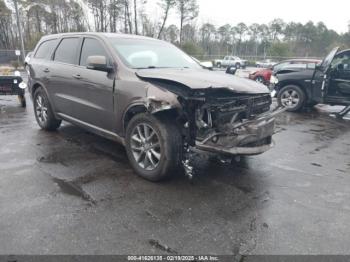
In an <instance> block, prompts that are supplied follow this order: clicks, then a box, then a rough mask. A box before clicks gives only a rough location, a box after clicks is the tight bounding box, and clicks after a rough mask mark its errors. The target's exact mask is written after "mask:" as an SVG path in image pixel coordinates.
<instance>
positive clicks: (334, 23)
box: [148, 0, 350, 33]
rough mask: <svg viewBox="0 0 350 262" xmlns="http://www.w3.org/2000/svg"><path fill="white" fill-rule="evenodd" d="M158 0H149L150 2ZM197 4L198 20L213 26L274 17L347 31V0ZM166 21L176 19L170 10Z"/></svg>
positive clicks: (245, 0)
mask: <svg viewBox="0 0 350 262" xmlns="http://www.w3.org/2000/svg"><path fill="white" fill-rule="evenodd" d="M156 1H157V0H149V1H148V3H149V4H150V7H151V6H154V5H153V4H152V2H153V3H155V2H156ZM197 1H198V4H199V7H200V14H199V18H198V21H199V22H200V23H205V22H210V23H213V24H215V25H216V26H220V25H224V24H227V23H228V24H232V25H234V24H237V23H239V22H244V23H246V24H252V23H268V22H270V21H271V20H273V19H274V18H282V19H283V20H284V21H285V22H290V21H294V22H301V23H306V22H308V21H310V20H311V21H313V22H315V23H317V22H319V21H323V22H324V23H325V24H326V26H327V27H328V28H331V29H333V30H335V31H337V32H339V33H344V32H347V31H348V22H349V21H350V0H332V1H323V0H289V1H286V0H197ZM152 9H153V10H152V12H153V14H154V15H155V16H156V17H161V13H160V11H159V8H153V7H152ZM169 23H176V24H178V21H177V19H176V16H175V15H174V14H172V16H171V18H170V20H169Z"/></svg>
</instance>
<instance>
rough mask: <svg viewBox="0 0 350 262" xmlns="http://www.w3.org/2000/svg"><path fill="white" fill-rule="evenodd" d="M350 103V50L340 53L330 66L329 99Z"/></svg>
mask: <svg viewBox="0 0 350 262" xmlns="http://www.w3.org/2000/svg"><path fill="white" fill-rule="evenodd" d="M334 99H337V100H344V101H345V102H346V101H347V102H348V103H350V50H347V51H343V52H340V53H338V54H337V55H336V56H335V57H334V59H333V61H332V63H331V66H330V79H329V86H328V93H327V100H334Z"/></svg>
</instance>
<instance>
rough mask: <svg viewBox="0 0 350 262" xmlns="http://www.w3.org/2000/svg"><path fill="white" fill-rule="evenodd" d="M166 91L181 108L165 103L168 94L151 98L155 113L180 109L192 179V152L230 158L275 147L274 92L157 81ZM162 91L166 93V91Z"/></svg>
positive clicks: (179, 115)
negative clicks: (242, 90)
mask: <svg viewBox="0 0 350 262" xmlns="http://www.w3.org/2000/svg"><path fill="white" fill-rule="evenodd" d="M152 84H155V86H157V87H158V88H160V89H161V90H163V91H164V90H166V91H165V92H171V93H172V94H175V97H176V99H177V102H178V105H176V106H175V105H174V103H173V102H171V103H166V102H164V100H165V97H166V95H164V93H163V95H164V97H162V95H161V96H158V97H157V96H156V95H154V96H152V97H151V98H149V104H148V108H149V110H150V112H151V113H157V112H160V111H164V110H169V109H171V108H172V109H174V108H176V110H177V114H176V115H177V119H176V121H177V122H178V123H179V126H180V127H181V131H182V134H183V138H184V161H183V165H184V168H185V170H186V173H187V175H189V177H192V171H193V169H192V167H191V163H190V155H191V154H190V151H191V149H199V150H201V151H208V152H212V153H217V154H220V155H226V156H241V155H258V154H261V153H264V152H265V151H267V150H269V149H270V148H272V147H273V140H272V135H273V133H274V124H275V118H274V117H275V116H276V115H277V114H279V113H281V112H283V111H284V109H281V108H278V109H276V110H270V108H271V103H272V98H271V95H270V93H267V92H262V93H244V92H237V91H235V90H231V89H229V88H225V87H223V88H217V87H216V88H211V87H209V88H203V89H191V88H188V87H187V86H185V85H182V84H181V83H174V82H172V81H164V80H154V81H152ZM163 91H162V92H163Z"/></svg>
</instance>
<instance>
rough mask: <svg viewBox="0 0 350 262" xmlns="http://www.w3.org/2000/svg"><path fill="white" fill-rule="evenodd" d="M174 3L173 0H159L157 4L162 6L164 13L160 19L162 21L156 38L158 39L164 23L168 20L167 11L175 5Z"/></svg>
mask: <svg viewBox="0 0 350 262" xmlns="http://www.w3.org/2000/svg"><path fill="white" fill-rule="evenodd" d="M175 3H176V2H175V0H161V2H160V3H159V6H160V7H161V8H162V10H163V12H164V14H163V19H162V20H163V22H162V25H161V26H160V29H159V33H158V39H160V38H161V36H162V33H163V30H164V27H165V23H166V21H167V20H168V16H169V12H170V10H171V8H173V7H174V6H175Z"/></svg>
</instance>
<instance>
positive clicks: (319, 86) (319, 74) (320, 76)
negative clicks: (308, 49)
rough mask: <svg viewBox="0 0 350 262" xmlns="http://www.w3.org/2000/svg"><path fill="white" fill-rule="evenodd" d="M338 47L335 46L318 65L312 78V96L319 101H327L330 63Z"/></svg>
mask: <svg viewBox="0 0 350 262" xmlns="http://www.w3.org/2000/svg"><path fill="white" fill-rule="evenodd" d="M338 49H339V48H338V47H337V48H334V49H333V50H332V51H331V52H330V53H329V54H328V55H327V56H326V58H325V59H324V60H323V61H322V63H321V64H320V65H317V66H316V69H315V72H314V76H313V78H312V98H313V100H314V101H316V102H319V103H324V102H325V97H326V95H327V93H328V86H329V75H330V65H331V63H332V61H333V58H334V56H335V55H336V53H337V52H338Z"/></svg>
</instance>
